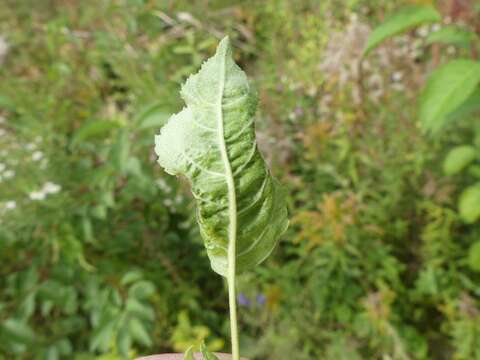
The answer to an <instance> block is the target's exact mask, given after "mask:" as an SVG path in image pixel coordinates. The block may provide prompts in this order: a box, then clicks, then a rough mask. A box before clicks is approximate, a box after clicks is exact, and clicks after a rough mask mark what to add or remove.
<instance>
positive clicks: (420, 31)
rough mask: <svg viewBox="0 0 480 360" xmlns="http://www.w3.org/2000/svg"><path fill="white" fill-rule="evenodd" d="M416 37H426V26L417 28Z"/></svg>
mask: <svg viewBox="0 0 480 360" xmlns="http://www.w3.org/2000/svg"><path fill="white" fill-rule="evenodd" d="M417 35H418V36H420V37H426V36H427V35H428V26H422V27H420V28H418V30H417Z"/></svg>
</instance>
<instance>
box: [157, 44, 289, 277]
mask: <svg viewBox="0 0 480 360" xmlns="http://www.w3.org/2000/svg"><path fill="white" fill-rule="evenodd" d="M181 95H182V97H183V99H184V101H185V103H186V107H185V108H184V109H183V110H182V111H180V112H179V113H177V114H175V115H173V116H172V117H171V118H170V119H169V120H168V122H167V124H166V125H165V126H164V127H163V128H162V129H161V131H160V134H159V135H157V136H156V137H155V151H156V153H157V155H158V162H159V163H160V165H161V166H162V167H163V168H164V169H165V171H166V172H168V173H169V174H172V175H183V176H185V177H186V178H187V179H188V180H189V182H190V184H191V190H192V194H193V196H194V197H195V199H196V203H197V221H198V224H199V226H200V233H201V235H202V238H203V240H204V242H205V246H206V249H207V253H208V256H209V258H210V261H211V266H212V268H213V270H214V271H216V272H217V273H219V274H220V275H222V276H226V274H227V268H228V261H227V260H228V256H227V249H228V242H229V234H228V228H229V225H230V224H231V222H232V221H234V220H236V224H237V226H236V236H235V237H236V272H237V273H240V272H242V271H245V270H248V269H251V268H252V267H254V266H255V265H257V264H259V263H260V262H262V261H263V260H264V259H265V258H266V257H268V255H269V254H270V253H271V251H272V250H273V248H274V246H275V244H276V242H277V240H278V237H279V236H280V235H281V234H282V233H283V232H284V231H285V230H286V228H287V226H288V219H287V210H286V202H285V195H284V192H283V191H282V188H281V186H280V185H279V183H278V182H277V180H276V179H274V178H273V177H272V176H271V175H270V172H269V170H268V168H267V167H266V165H265V162H264V160H263V158H262V156H261V154H260V152H259V151H258V149H257V145H256V140H255V125H254V114H255V109H256V105H257V97H256V94H255V93H254V92H253V91H252V90H251V89H250V86H249V83H248V81H247V77H246V75H245V73H244V72H243V71H242V70H241V69H240V68H239V67H238V66H237V65H236V64H235V62H234V60H233V58H232V54H231V47H230V44H229V40H228V38H225V39H223V40H222V41H221V42H220V44H219V46H218V49H217V52H216V54H215V55H214V56H213V57H212V58H210V59H209V60H208V61H206V62H205V63H204V64H203V65H202V68H201V69H200V71H199V72H198V73H197V74H195V75H192V76H190V78H189V79H188V80H187V81H186V83H185V84H184V85H183V87H182V90H181ZM222 149H223V154H222ZM229 183H230V184H234V189H231V188H229ZM232 190H234V191H232ZM229 191H230V192H229ZM233 193H234V201H231V200H232V198H231V197H229V195H230V196H231V195H232V194H233ZM232 210H233V211H232ZM232 215H233V216H234V217H235V219H232Z"/></svg>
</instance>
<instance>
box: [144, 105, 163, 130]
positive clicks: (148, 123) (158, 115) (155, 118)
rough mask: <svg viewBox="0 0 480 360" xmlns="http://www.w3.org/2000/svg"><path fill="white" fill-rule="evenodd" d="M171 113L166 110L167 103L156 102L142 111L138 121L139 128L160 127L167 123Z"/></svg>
mask: <svg viewBox="0 0 480 360" xmlns="http://www.w3.org/2000/svg"><path fill="white" fill-rule="evenodd" d="M169 117H170V115H169V114H168V113H167V112H165V105H163V104H160V103H154V104H151V105H149V106H147V107H146V108H145V109H144V110H142V111H141V113H140V115H139V116H138V117H137V119H136V122H137V125H138V127H139V129H150V128H152V127H155V128H158V127H160V126H163V125H165V123H166V122H167V120H168V118H169Z"/></svg>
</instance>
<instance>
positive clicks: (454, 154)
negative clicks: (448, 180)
mask: <svg viewBox="0 0 480 360" xmlns="http://www.w3.org/2000/svg"><path fill="white" fill-rule="evenodd" d="M476 153H477V150H476V149H475V148H474V147H473V146H470V145H462V146H457V147H455V148H453V149H452V150H450V152H449V153H448V155H447V157H446V158H445V161H444V163H443V172H444V173H445V175H455V174H458V173H459V172H460V171H462V170H463V169H464V168H465V167H466V166H467V165H468V164H470V163H471V162H472V161H473V160H474V159H475V157H476Z"/></svg>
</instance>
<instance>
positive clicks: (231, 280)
mask: <svg viewBox="0 0 480 360" xmlns="http://www.w3.org/2000/svg"><path fill="white" fill-rule="evenodd" d="M229 255H230V251H229ZM227 281H228V302H229V308H230V336H231V340H232V360H240V348H239V344H238V321H237V300H236V298H237V297H236V291H235V273H233V276H232V274H230V266H229V274H228V279H227Z"/></svg>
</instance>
